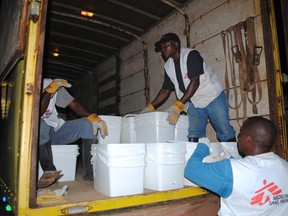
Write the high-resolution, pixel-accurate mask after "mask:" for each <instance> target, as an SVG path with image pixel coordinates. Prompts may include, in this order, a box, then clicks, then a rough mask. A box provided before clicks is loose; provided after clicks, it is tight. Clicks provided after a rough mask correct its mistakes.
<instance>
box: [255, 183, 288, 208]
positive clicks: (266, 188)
mask: <svg viewBox="0 0 288 216" xmlns="http://www.w3.org/2000/svg"><path fill="white" fill-rule="evenodd" d="M281 192H282V190H281V189H280V188H279V187H278V186H277V185H276V184H275V183H274V182H270V183H268V182H267V181H266V179H264V180H263V187H262V188H260V189H259V190H257V191H255V194H256V195H255V196H253V197H252V198H251V202H250V204H251V205H259V206H262V205H264V204H266V203H269V205H278V204H280V203H286V202H288V194H282V195H281V194H280V193H281Z"/></svg>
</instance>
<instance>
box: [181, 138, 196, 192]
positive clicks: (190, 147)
mask: <svg viewBox="0 0 288 216" xmlns="http://www.w3.org/2000/svg"><path fill="white" fill-rule="evenodd" d="M197 144H198V143H197V142H186V154H185V161H186V164H187V161H188V160H189V158H190V157H191V156H192V154H193V153H194V151H195V149H196V147H197ZM186 164H185V166H186ZM184 185H186V186H194V187H199V186H198V185H196V184H194V183H193V182H191V181H190V180H188V179H186V178H184Z"/></svg>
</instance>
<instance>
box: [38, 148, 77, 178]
mask: <svg viewBox="0 0 288 216" xmlns="http://www.w3.org/2000/svg"><path fill="white" fill-rule="evenodd" d="M52 154H53V162H54V165H55V167H56V169H57V170H62V172H61V174H63V177H61V178H60V179H59V182H62V181H75V176H76V165H77V156H78V155H79V147H78V145H52ZM42 174H43V170H42V168H41V166H40V164H39V169H38V178H40V177H41V176H42Z"/></svg>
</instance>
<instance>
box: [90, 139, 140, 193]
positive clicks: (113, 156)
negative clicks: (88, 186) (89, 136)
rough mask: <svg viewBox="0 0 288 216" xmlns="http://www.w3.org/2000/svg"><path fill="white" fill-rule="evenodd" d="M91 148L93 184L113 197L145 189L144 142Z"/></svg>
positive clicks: (96, 188)
mask: <svg viewBox="0 0 288 216" xmlns="http://www.w3.org/2000/svg"><path fill="white" fill-rule="evenodd" d="M94 150H95V147H94V146H93V147H92V149H91V154H92V153H93V154H94V155H92V158H93V160H92V164H93V173H94V188H95V190H96V191H99V192H100V193H103V194H105V195H107V196H110V197H117V196H126V195H132V194H139V193H143V191H144V167H145V155H146V152H145V144H140V143H137V144H123V143H122V144H98V145H97V147H96V156H95V151H94Z"/></svg>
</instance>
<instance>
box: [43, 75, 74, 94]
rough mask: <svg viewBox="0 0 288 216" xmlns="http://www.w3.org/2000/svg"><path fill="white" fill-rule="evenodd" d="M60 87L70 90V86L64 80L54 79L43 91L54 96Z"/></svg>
mask: <svg viewBox="0 0 288 216" xmlns="http://www.w3.org/2000/svg"><path fill="white" fill-rule="evenodd" d="M60 87H66V88H70V87H71V84H70V83H68V82H67V81H66V80H64V79H54V80H52V82H51V83H50V84H49V85H48V86H47V87H46V88H45V89H44V90H45V91H46V92H48V93H50V94H54V93H55V92H56V91H57V90H58V89H59V88H60Z"/></svg>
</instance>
